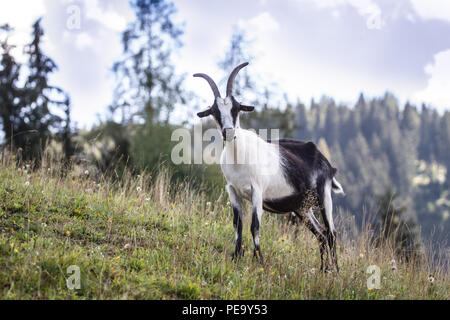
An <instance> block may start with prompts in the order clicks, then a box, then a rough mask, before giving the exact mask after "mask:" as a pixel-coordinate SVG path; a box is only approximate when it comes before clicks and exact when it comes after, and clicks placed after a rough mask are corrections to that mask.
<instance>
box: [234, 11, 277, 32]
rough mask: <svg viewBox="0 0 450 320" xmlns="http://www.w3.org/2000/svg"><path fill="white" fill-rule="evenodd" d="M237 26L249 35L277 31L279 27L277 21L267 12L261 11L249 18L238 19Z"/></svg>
mask: <svg viewBox="0 0 450 320" xmlns="http://www.w3.org/2000/svg"><path fill="white" fill-rule="evenodd" d="M238 26H239V27H240V28H241V29H243V30H245V31H246V33H247V34H248V35H250V36H258V35H260V34H263V33H266V32H271V31H277V30H278V29H279V28H280V25H279V24H278V22H277V21H276V20H275V19H274V18H273V17H272V15H271V14H270V13H269V12H263V13H261V14H259V15H257V16H256V17H254V18H251V19H250V20H239V22H238Z"/></svg>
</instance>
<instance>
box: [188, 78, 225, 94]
mask: <svg viewBox="0 0 450 320" xmlns="http://www.w3.org/2000/svg"><path fill="white" fill-rule="evenodd" d="M194 77H200V78H203V79H205V80H206V81H208V83H209V86H210V87H211V89H212V91H213V93H214V98H220V92H219V89H217V85H216V83H215V82H214V80H213V79H211V77H210V76H208V75H207V74H204V73H196V74H194Z"/></svg>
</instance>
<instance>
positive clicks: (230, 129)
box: [194, 62, 255, 141]
mask: <svg viewBox="0 0 450 320" xmlns="http://www.w3.org/2000/svg"><path fill="white" fill-rule="evenodd" d="M247 65H248V62H246V63H243V64H241V65H239V66H238V67H236V68H235V69H234V70H233V72H232V73H231V75H230V77H229V78H228V84H227V96H226V98H225V99H222V98H221V97H220V92H219V89H217V85H216V83H215V82H214V81H213V80H212V79H211V78H210V77H209V76H208V75H206V74H204V73H197V74H194V77H201V78H203V79H205V80H206V81H208V83H209V85H210V87H211V89H212V91H213V93H214V103H213V105H212V106H211V107H209V108H208V109H207V110H206V111H203V112H199V113H198V114H197V115H198V116H199V117H200V118H204V117H208V116H213V117H214V120H215V121H216V124H217V127H218V129H219V130H220V131H221V132H222V137H223V139H224V140H225V141H232V140H233V139H234V137H235V129H236V128H239V112H241V111H242V112H251V111H253V110H254V109H255V107H250V106H244V105H242V104H240V103H239V102H237V101H236V99H235V98H234V97H233V94H232V92H233V83H234V79H235V78H236V76H237V74H238V73H239V71H240V70H241V69H242V68H244V67H246V66H247Z"/></svg>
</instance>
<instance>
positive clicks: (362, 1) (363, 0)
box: [297, 0, 384, 30]
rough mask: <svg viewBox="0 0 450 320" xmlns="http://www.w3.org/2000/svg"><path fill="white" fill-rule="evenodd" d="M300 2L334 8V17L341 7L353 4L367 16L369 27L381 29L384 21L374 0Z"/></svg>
mask: <svg viewBox="0 0 450 320" xmlns="http://www.w3.org/2000/svg"><path fill="white" fill-rule="evenodd" d="M297 1H299V2H311V3H314V5H316V6H317V7H318V8H319V9H332V15H333V17H337V16H338V15H339V13H338V12H339V11H337V10H338V9H339V8H340V7H343V6H351V7H352V8H354V9H355V10H356V11H357V12H358V14H359V15H360V16H362V17H363V18H365V20H366V26H367V28H368V29H377V30H379V29H381V28H382V27H383V26H384V21H383V19H382V15H381V9H380V7H379V6H378V4H376V3H375V2H374V1H373V0H321V1H313V0H297Z"/></svg>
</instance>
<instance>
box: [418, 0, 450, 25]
mask: <svg viewBox="0 0 450 320" xmlns="http://www.w3.org/2000/svg"><path fill="white" fill-rule="evenodd" d="M411 4H412V6H413V8H414V10H415V12H416V13H417V15H418V16H419V17H421V18H422V19H425V20H433V19H434V20H444V21H448V22H450V1H442V0H411Z"/></svg>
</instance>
